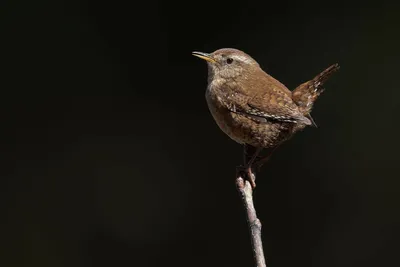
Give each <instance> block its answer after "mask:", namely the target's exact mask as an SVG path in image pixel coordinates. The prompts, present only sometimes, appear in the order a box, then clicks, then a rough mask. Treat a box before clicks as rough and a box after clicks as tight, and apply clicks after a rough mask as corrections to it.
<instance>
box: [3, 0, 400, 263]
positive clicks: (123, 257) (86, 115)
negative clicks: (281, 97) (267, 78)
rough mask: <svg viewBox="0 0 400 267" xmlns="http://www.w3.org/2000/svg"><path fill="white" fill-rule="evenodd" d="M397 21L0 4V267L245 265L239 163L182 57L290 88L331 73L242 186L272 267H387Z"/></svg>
mask: <svg viewBox="0 0 400 267" xmlns="http://www.w3.org/2000/svg"><path fill="white" fill-rule="evenodd" d="M399 10H400V9H399V7H398V6H394V5H390V4H388V3H385V2H383V1H379V2H374V3H372V2H371V3H369V2H365V1H364V2H358V3H357V2H354V3H351V2H349V1H327V2H321V1H313V2H303V1H296V2H293V3H291V2H288V1H281V2H277V1H273V2H272V1H259V2H256V1H243V2H240V3H239V2H228V1H227V2H214V1H201V2H200V1H197V2H192V1H187V2H171V1H165V2H155V1H151V0H150V1H141V2H140V1H139V2H135V1H104V0H100V1H94V0H91V1H60V0H58V1H43V0H38V1H2V3H1V16H0V17H1V28H2V30H1V45H0V46H1V47H2V49H1V54H2V56H1V61H0V62H1V65H2V69H3V70H2V71H1V74H0V77H1V79H0V80H1V81H0V83H1V94H2V96H1V107H0V118H1V136H0V137H1V138H0V140H1V147H2V153H1V157H2V158H1V163H2V164H1V165H2V167H1V169H0V172H1V177H2V180H1V181H2V186H1V188H3V189H4V190H2V191H4V192H3V193H1V195H0V200H1V204H0V205H1V206H2V207H1V210H2V213H3V214H4V215H5V219H3V220H2V221H3V222H4V224H3V223H2V225H3V226H2V227H1V230H0V231H1V238H0V244H1V249H0V265H1V266H6V267H14V266H40V267H46V266H51V267H54V266H232V267H234V266H251V264H252V254H251V253H252V252H251V249H250V243H249V242H250V239H249V236H248V231H247V228H246V227H247V226H246V221H245V217H244V212H243V209H242V206H241V202H240V200H239V197H238V194H237V192H236V189H235V185H234V173H235V166H236V165H237V164H239V163H240V162H241V152H242V148H241V146H240V145H238V144H236V143H234V142H233V141H231V140H230V139H229V138H228V137H226V136H225V135H224V134H223V133H222V132H221V131H220V130H219V129H218V127H217V126H216V124H215V123H214V121H213V120H212V117H211V115H210V113H209V111H208V109H207V106H206V102H205V99H204V93H205V88H206V75H207V70H206V64H205V62H203V61H201V60H199V59H198V58H195V57H193V56H192V55H191V52H192V51H204V52H212V51H214V50H216V49H219V48H222V47H235V48H238V49H241V50H244V51H246V52H247V53H248V54H250V55H251V56H252V57H254V58H255V59H256V60H257V61H258V62H259V63H260V65H261V66H262V67H263V68H264V69H265V70H266V71H267V72H269V73H270V74H271V75H272V76H274V77H276V78H277V79H279V80H280V81H282V82H283V83H284V84H286V85H287V86H288V87H289V88H291V89H293V88H295V87H296V86H297V85H298V84H300V83H302V82H304V81H306V80H308V79H310V78H312V77H314V76H315V75H316V74H318V73H319V72H320V71H322V70H323V69H324V68H326V67H328V66H329V65H330V64H333V63H336V62H338V63H340V65H341V69H340V72H339V73H337V74H335V75H334V76H333V77H332V78H331V79H330V80H329V82H328V83H327V85H326V88H327V90H326V91H325V93H324V94H323V95H322V96H321V97H320V98H319V100H318V102H317V104H316V105H315V108H314V111H313V117H314V119H315V121H316V122H317V124H318V126H319V128H317V129H315V128H307V129H305V130H304V131H303V132H301V133H299V134H297V135H296V136H295V137H294V138H293V139H292V140H290V141H289V142H287V143H286V144H285V145H284V146H282V147H281V148H280V149H279V150H278V151H277V152H276V153H275V154H274V156H273V157H272V159H271V161H270V162H269V164H268V165H267V166H266V167H264V169H263V171H262V172H261V173H260V174H259V175H258V182H257V189H256V191H255V205H256V208H257V211H258V215H259V218H260V220H261V222H262V223H263V233H262V237H263V240H264V249H265V254H266V256H267V258H268V264H269V266H271V267H279V266H282V267H283V266H324V267H330V266H332V267H333V266H341V267H345V266H363V267H369V266H399V264H400V261H399V257H398V251H399V245H398V239H399V238H400V227H399V223H400V215H399V202H400V194H399V193H400V182H399V174H398V170H399V161H398V158H399V156H398V152H399V148H400V146H399V142H398V136H399V134H400V129H399V126H398V120H399V111H398V109H399V97H400V90H399V81H398V76H399V71H398V70H399V67H398V64H399V61H400V52H399V47H400V39H399V25H400V16H399V15H398V14H399Z"/></svg>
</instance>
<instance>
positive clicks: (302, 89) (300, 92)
mask: <svg viewBox="0 0 400 267" xmlns="http://www.w3.org/2000/svg"><path fill="white" fill-rule="evenodd" d="M339 68H340V67H339V64H337V63H336V64H333V65H332V66H330V67H328V68H327V69H326V70H324V71H323V72H321V73H320V74H318V75H317V76H315V78H314V79H312V80H309V81H307V82H305V83H302V84H300V85H299V86H298V87H297V88H296V89H294V90H293V92H292V99H293V101H294V102H295V103H296V104H297V106H298V107H299V109H300V112H301V113H303V115H304V116H306V117H307V118H309V119H310V120H311V122H312V123H313V125H314V126H316V124H315V122H314V120H313V119H312V117H311V115H310V113H311V110H312V107H313V104H314V102H315V101H316V100H317V98H318V96H319V95H320V94H321V93H322V92H323V91H324V87H323V85H324V83H325V82H326V81H327V80H328V78H329V77H330V76H331V75H332V74H333V73H335V72H336V71H337V70H338V69H339Z"/></svg>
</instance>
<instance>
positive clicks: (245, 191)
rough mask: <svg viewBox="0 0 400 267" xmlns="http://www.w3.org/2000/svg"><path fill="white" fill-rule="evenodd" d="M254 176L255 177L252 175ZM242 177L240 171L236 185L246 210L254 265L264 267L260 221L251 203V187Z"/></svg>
mask: <svg viewBox="0 0 400 267" xmlns="http://www.w3.org/2000/svg"><path fill="white" fill-rule="evenodd" d="M254 178H255V177H254ZM248 180H249V179H244V178H243V177H242V174H241V172H238V174H237V177H236V187H237V189H238V191H239V193H240V195H241V197H242V202H243V205H244V208H245V210H246V218H247V224H248V226H249V230H250V238H251V245H252V249H253V256H254V260H255V263H256V265H255V266H256V267H266V266H267V265H266V263H265V258H264V251H263V245H262V240H261V222H260V220H259V219H258V218H257V214H256V210H255V208H254V203H253V189H252V186H251V184H250V182H249V181H248Z"/></svg>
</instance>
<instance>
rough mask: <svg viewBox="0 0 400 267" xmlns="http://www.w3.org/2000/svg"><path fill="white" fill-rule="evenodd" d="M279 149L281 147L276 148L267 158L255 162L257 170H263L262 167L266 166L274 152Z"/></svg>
mask: <svg viewBox="0 0 400 267" xmlns="http://www.w3.org/2000/svg"><path fill="white" fill-rule="evenodd" d="M278 147H279V145H276V146H274V147H273V148H272V149H271V150H270V151H269V153H268V154H267V155H266V156H265V157H263V158H261V159H259V160H257V161H255V162H254V165H255V168H256V170H257V171H259V170H260V169H261V167H262V165H264V164H265V163H266V162H267V161H268V160H269V159H270V157H271V156H272V153H274V151H275V150H276V149H277V148H278Z"/></svg>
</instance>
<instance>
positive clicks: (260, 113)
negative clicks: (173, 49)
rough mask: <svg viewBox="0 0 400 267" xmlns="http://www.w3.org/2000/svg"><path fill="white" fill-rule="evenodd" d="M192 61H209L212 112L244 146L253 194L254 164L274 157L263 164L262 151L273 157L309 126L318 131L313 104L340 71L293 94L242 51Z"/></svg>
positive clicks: (326, 73) (223, 51)
mask: <svg viewBox="0 0 400 267" xmlns="http://www.w3.org/2000/svg"><path fill="white" fill-rule="evenodd" d="M193 55H194V56H197V57H199V58H202V59H204V60H206V61H207V65H208V86H207V90H206V100H207V104H208V108H209V110H210V112H211V114H212V116H213V118H214V120H215V122H216V123H217V125H218V126H219V128H220V129H221V130H222V131H223V132H224V133H225V134H226V135H228V136H229V137H230V138H231V139H233V140H234V141H236V142H237V143H239V144H242V145H244V148H245V166H244V167H245V169H246V170H247V171H248V177H249V179H250V182H251V184H252V186H253V188H254V187H255V182H254V179H252V178H251V177H254V176H253V175H252V166H253V164H255V165H257V166H258V167H260V166H261V165H262V164H263V163H264V162H265V161H266V160H267V159H268V158H269V156H270V154H271V153H272V152H271V153H270V154H269V155H268V156H267V157H265V158H260V157H259V156H258V155H259V154H260V152H261V150H263V149H272V151H273V150H274V149H276V148H277V147H278V146H279V145H280V144H282V143H283V142H284V141H286V140H288V139H290V138H291V137H292V136H293V134H295V133H296V132H298V131H300V130H302V129H304V128H305V127H306V126H310V125H313V126H315V127H316V124H315V122H314V120H313V119H312V117H311V115H310V113H311V110H312V107H313V104H314V102H315V101H316V99H317V98H318V96H319V95H320V94H321V93H322V92H323V90H324V88H323V84H324V83H325V81H326V80H327V79H328V78H329V77H330V76H331V74H333V73H334V72H335V71H337V70H338V69H339V65H338V64H334V65H331V66H330V67H328V68H327V69H326V70H324V71H323V72H322V73H320V74H319V75H317V76H316V77H315V78H313V79H312V80H309V81H307V82H305V83H303V84H301V85H299V86H298V87H297V88H295V89H294V90H293V91H291V90H289V89H288V88H287V87H286V86H285V85H283V84H282V83H281V82H279V81H278V80H276V79H275V78H273V77H272V76H270V75H269V74H267V73H266V72H264V71H263V70H262V68H261V67H260V65H259V64H258V63H257V61H255V60H254V59H253V58H252V57H251V56H249V55H248V54H246V53H244V52H243V51H240V50H237V49H233V48H223V49H219V50H216V51H214V52H212V53H210V54H208V53H203V52H193ZM250 151H252V153H251V155H250V156H249V155H248V154H249V153H250Z"/></svg>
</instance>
